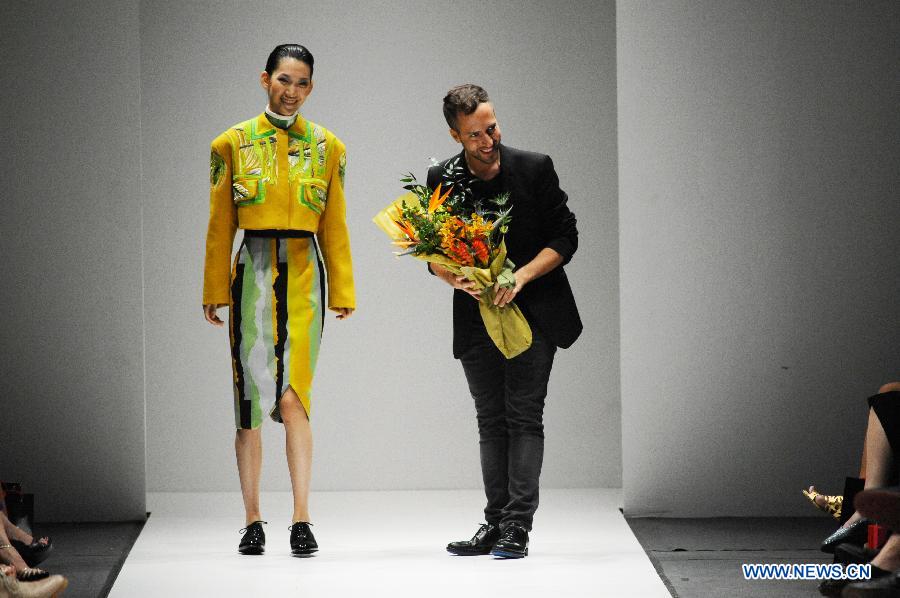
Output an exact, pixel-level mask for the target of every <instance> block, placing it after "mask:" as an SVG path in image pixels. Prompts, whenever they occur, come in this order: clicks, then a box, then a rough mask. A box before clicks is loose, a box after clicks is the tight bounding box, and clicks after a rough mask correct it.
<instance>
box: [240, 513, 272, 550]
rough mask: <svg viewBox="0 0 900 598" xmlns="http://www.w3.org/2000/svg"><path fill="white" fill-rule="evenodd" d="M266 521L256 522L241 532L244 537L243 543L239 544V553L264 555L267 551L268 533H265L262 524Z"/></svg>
mask: <svg viewBox="0 0 900 598" xmlns="http://www.w3.org/2000/svg"><path fill="white" fill-rule="evenodd" d="M263 523H266V522H265V521H254V522H253V523H251V524H250V525H248V526H247V527H245V528H244V529H242V530H241V531H240V532H238V533H241V532H243V534H244V536H243V537H242V538H241V543H240V544H238V552H240V553H241V554H262V553H264V552H265V551H266V532H264V531H263V528H262V524H263Z"/></svg>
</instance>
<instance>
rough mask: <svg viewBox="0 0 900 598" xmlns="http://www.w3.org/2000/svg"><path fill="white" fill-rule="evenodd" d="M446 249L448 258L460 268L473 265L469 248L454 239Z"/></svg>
mask: <svg viewBox="0 0 900 598" xmlns="http://www.w3.org/2000/svg"><path fill="white" fill-rule="evenodd" d="M447 249H448V251H449V257H450V258H451V259H453V260H454V261H455V262H456V263H458V264H460V265H462V266H471V265H473V264H474V260H473V259H472V254H471V253H469V248H468V247H466V244H465V243H463V242H462V241H460V240H459V239H454V240H453V242H452V243H450V244H449V247H448V248H447Z"/></svg>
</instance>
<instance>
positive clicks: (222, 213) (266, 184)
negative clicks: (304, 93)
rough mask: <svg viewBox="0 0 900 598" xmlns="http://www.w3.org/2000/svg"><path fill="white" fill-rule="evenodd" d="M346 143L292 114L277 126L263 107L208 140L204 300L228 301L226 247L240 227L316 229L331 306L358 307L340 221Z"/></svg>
mask: <svg viewBox="0 0 900 598" xmlns="http://www.w3.org/2000/svg"><path fill="white" fill-rule="evenodd" d="M346 163H347V158H346V154H345V148H344V144H343V143H342V142H341V140H340V139H338V138H337V137H335V136H334V134H332V133H331V131H328V130H327V129H325V128H324V127H321V126H319V125H317V124H315V123H313V122H310V121H308V120H305V119H303V118H302V117H301V116H299V115H298V116H297V120H296V122H294V124H293V125H291V127H290V128H289V129H286V130H284V129H279V128H277V127H275V126H273V125H272V124H271V123H270V122H269V120H268V119H267V118H266V115H265V113H263V114H260V115H259V116H257V117H255V118H252V119H250V120H247V121H244V122H242V123H239V124H237V125H234V126H233V127H231V128H229V129H228V130H227V131H225V132H224V133H222V134H221V135H219V136H218V137H216V138H215V139H214V140H213V142H212V151H211V154H210V167H209V228H208V229H207V234H206V265H205V268H204V273H203V303H204V304H214V305H220V304H227V303H229V302H230V295H231V293H230V285H231V248H232V245H233V243H234V235H235V232H236V230H237V229H238V228H242V229H251V230H272V229H275V230H285V229H287V230H305V231H309V232H312V233H315V234H316V237H317V239H318V242H319V247H320V248H321V250H322V255H323V258H324V261H325V271H326V274H327V276H328V307H329V308H331V309H337V308H339V307H352V308H355V307H356V300H355V294H354V289H353V268H352V262H351V257H350V237H349V234H348V231H347V223H346V220H345V211H346V206H345V202H344V169H345V167H346Z"/></svg>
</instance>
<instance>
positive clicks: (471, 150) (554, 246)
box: [427, 84, 581, 558]
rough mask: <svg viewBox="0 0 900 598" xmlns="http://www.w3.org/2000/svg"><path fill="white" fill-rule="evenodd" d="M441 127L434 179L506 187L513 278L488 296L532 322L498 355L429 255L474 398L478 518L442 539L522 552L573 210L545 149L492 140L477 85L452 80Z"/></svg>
mask: <svg viewBox="0 0 900 598" xmlns="http://www.w3.org/2000/svg"><path fill="white" fill-rule="evenodd" d="M444 117H445V118H446V120H447V124H448V125H450V135H451V136H452V137H453V139H454V140H455V141H457V142H459V143H460V144H461V145H462V147H463V149H462V152H461V153H460V154H459V155H457V156H454V157H452V158H449V159H448V160H445V161H444V162H442V163H440V164H438V165H435V166H433V167H432V168H430V169H429V170H428V177H427V185H428V187H430V188H432V189H434V188H435V187H436V186H437V185H438V183H441V184H442V188H443V189H447V188H449V187H450V186H453V187H454V188H455V189H457V192H458V191H459V190H460V189H465V193H464V197H463V205H464V207H465V209H466V211H467V212H470V211H474V210H476V209H477V207H478V206H479V204H486V203H487V201H488V200H490V199H491V198H494V197H497V196H498V195H500V194H501V193H509V205H511V207H512V211H511V216H512V219H511V221H510V224H509V230H508V232H507V233H506V247H507V251H508V256H509V259H510V260H512V261H513V263H514V264H515V265H516V266H517V269H516V270H515V278H516V281H515V286H514V287H512V288H502V287H498V288H497V289H496V297H495V299H494V303H496V304H497V305H499V306H501V307H502V306H505V305H506V304H508V303H510V302H512V301H515V302H516V305H518V306H519V308H520V309H521V310H522V312H523V313H524V314H525V317H526V319H527V320H528V323H529V325H530V326H531V330H532V345H531V347H530V348H529V349H528V350H527V351H525V352H523V353H521V354H520V355H518V356H516V357H514V358H512V359H506V358H504V356H503V354H502V353H500V351H499V350H498V349H497V347H496V346H495V345H494V343H493V342H492V341H491V339H490V337H489V336H488V335H487V331H486V330H485V327H484V323H483V322H482V320H481V316H480V314H479V310H478V300H479V294H478V293H477V292H476V291H474V290H473V288H474V283H472V282H470V281H467V280H466V279H465V277H462V276H455V275H453V274H452V273H451V272H450V271H448V270H447V269H445V268H443V267H442V266H440V265H437V264H430V265H429V269H430V270H431V272H432V273H433V274H435V275H436V276H438V277H439V278H441V279H442V280H444V281H445V282H446V283H447V284H449V285H450V286H452V287H453V288H454V289H455V291H454V293H453V356H454V357H456V358H457V359H459V360H460V362H461V363H462V366H463V371H464V372H465V375H466V380H467V381H468V384H469V391H470V392H471V394H472V397H473V399H474V400H475V409H476V413H477V419H478V434H479V439H480V441H479V444H480V450H481V472H482V477H483V480H484V489H485V495H486V497H487V506H486V507H485V510H484V514H485V519H486V521H487V523H486V524H484V525H482V526H481V527H480V528H479V530H478V531H477V532H476V534H475V536H474V537H473V538H472V539H471V540H466V541H460V542H451V543H450V544H449V545H448V546H447V550H448V551H449V552H451V553H453V554H458V555H476V554H493V555H495V556H498V557H502V558H521V557H524V556H526V555H527V554H528V532H529V531H531V525H532V521H533V518H534V512H535V511H536V510H537V506H538V483H539V478H540V473H541V464H542V462H543V457H544V426H543V413H544V399H545V397H546V396H547V382H548V380H549V378H550V370H551V368H552V366H553V356H554V354H555V353H556V348H557V347H561V348H568V347H569V346H570V345H571V344H572V343H574V342H575V340H576V339H577V338H578V335H579V334H580V333H581V320H580V318H579V316H578V309H577V308H576V306H575V299H574V297H573V295H572V289H571V288H570V287H569V281H568V279H567V278H566V274H565V271H564V270H563V268H562V266H563V265H564V264H566V263H568V261H569V260H570V259H571V258H572V255H573V254H574V253H575V250H576V249H577V248H578V230H577V228H576V221H575V215H574V214H572V212H571V211H569V209H568V207H567V206H566V200H567V199H568V198H567V196H566V194H565V192H563V191H562V189H560V188H559V178H558V177H557V176H556V171H555V170H554V168H553V162H552V161H551V160H550V157H549V156H546V155H543V154H536V153H532V152H525V151H521V150H517V149H514V148H511V147H509V146H505V145H502V144H501V143H500V127H499V125H498V124H497V119H496V116H495V114H494V107H493V104H491V102H490V99H489V98H488V95H487V92H485V90H484V89H482V88H481V87H478V86H477V85H471V84H466V85H460V86H457V87H454V88H453V89H451V90H450V91H449V92H448V93H447V95H446V97H445V98H444Z"/></svg>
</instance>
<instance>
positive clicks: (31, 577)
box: [16, 567, 50, 581]
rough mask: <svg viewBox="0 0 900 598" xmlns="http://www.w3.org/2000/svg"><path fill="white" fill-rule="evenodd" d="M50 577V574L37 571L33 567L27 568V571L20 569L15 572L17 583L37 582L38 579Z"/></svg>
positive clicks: (41, 570) (40, 570)
mask: <svg viewBox="0 0 900 598" xmlns="http://www.w3.org/2000/svg"><path fill="white" fill-rule="evenodd" d="M48 577H50V574H49V573H48V572H46V571H44V570H43V569H37V568H35V567H28V568H27V569H20V570H18V571H16V579H18V580H19V581H37V580H39V579H46V578H48Z"/></svg>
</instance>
